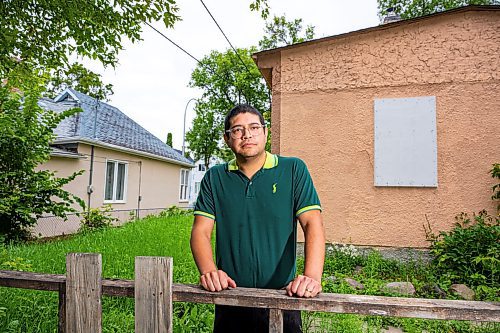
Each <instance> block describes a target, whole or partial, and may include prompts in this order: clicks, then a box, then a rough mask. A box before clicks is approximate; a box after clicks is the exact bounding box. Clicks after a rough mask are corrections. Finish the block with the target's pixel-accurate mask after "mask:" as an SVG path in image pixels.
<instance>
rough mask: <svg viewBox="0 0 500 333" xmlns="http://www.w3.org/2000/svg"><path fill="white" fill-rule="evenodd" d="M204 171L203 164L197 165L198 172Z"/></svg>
mask: <svg viewBox="0 0 500 333" xmlns="http://www.w3.org/2000/svg"><path fill="white" fill-rule="evenodd" d="M205 170H206V168H205V164H200V165H198V171H205Z"/></svg>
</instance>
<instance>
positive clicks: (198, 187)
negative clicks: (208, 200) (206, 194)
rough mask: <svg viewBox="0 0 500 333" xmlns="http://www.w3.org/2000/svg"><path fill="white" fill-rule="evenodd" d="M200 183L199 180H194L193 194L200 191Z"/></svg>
mask: <svg viewBox="0 0 500 333" xmlns="http://www.w3.org/2000/svg"><path fill="white" fill-rule="evenodd" d="M200 183H201V182H196V183H194V194H195V195H197V194H198V192H200Z"/></svg>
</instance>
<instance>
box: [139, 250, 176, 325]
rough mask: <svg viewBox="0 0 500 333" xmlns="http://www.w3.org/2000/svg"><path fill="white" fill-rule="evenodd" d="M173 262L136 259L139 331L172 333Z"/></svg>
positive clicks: (170, 260)
mask: <svg viewBox="0 0 500 333" xmlns="http://www.w3.org/2000/svg"><path fill="white" fill-rule="evenodd" d="M172 263H173V260H172V258H166V257H136V258H135V287H134V288H135V291H134V293H135V331H136V332H141V333H171V332H172V311H173V308H172Z"/></svg>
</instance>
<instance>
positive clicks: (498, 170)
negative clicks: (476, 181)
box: [490, 163, 500, 213]
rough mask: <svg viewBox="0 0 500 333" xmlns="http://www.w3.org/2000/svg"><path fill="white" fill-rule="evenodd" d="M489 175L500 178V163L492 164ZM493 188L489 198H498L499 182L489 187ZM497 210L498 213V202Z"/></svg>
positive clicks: (499, 191) (499, 198)
mask: <svg viewBox="0 0 500 333" xmlns="http://www.w3.org/2000/svg"><path fill="white" fill-rule="evenodd" d="M490 174H491V177H493V178H496V179H498V180H500V163H495V164H493V168H492V169H491V170H490ZM491 189H492V190H493V195H492V196H491V199H493V200H500V183H499V184H495V185H493V187H492V188H491ZM497 211H498V213H500V203H499V204H498V206H497Z"/></svg>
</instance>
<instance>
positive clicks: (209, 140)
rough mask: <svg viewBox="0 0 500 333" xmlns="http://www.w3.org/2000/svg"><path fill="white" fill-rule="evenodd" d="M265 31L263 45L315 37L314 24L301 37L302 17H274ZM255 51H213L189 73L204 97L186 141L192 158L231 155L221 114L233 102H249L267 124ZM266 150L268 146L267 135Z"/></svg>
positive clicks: (267, 101)
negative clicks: (254, 56) (290, 18)
mask: <svg viewBox="0 0 500 333" xmlns="http://www.w3.org/2000/svg"><path fill="white" fill-rule="evenodd" d="M255 3H256V2H254V4H255ZM255 8H256V9H255V10H263V11H265V10H266V8H267V11H268V9H269V7H268V6H267V1H259V4H258V5H257V7H255ZM262 14H263V15H264V14H265V13H262ZM265 31H266V35H265V36H264V37H263V39H262V40H261V41H260V42H259V45H260V46H261V47H262V48H267V47H277V46H278V45H282V44H286V45H288V44H292V43H298V42H302V41H304V40H309V39H312V38H313V37H314V27H312V26H308V27H307V29H306V31H305V32H304V35H303V36H301V34H302V20H301V19H296V20H292V21H287V20H286V18H285V17H284V16H281V17H274V18H273V19H272V20H271V21H269V22H268V23H266V30H265ZM256 51H257V48H256V47H250V48H246V49H237V53H235V52H234V51H233V50H228V51H226V52H224V53H221V52H218V51H212V52H211V53H210V54H209V55H208V56H206V57H204V58H203V59H202V60H201V63H200V64H198V66H197V67H196V68H195V70H194V71H193V73H192V74H191V81H190V86H191V87H197V88H200V89H202V90H203V96H202V97H201V98H200V99H199V100H198V103H197V105H196V107H195V110H196V116H195V119H194V122H193V126H192V128H191V130H190V131H189V132H188V133H187V135H186V141H187V142H188V144H189V149H190V150H191V151H192V152H193V153H194V156H195V158H196V159H200V158H203V160H204V161H205V162H206V164H207V165H208V163H207V162H208V161H209V159H210V157H212V156H219V157H220V158H222V159H223V160H228V159H231V158H232V157H233V155H232V152H231V151H230V150H229V149H228V148H227V147H226V146H225V144H224V142H223V140H222V135H223V130H224V124H223V121H224V117H225V115H226V113H227V112H228V111H229V110H231V109H232V108H233V107H234V106H235V105H236V104H240V103H247V104H251V105H252V106H254V107H255V108H256V109H257V110H259V111H260V112H262V114H263V116H264V119H265V120H266V123H267V125H268V127H269V125H270V121H271V110H270V107H271V105H270V104H271V103H270V99H271V98H270V97H271V96H270V91H269V89H268V88H267V85H266V83H265V82H264V80H263V78H262V76H261V74H260V71H259V69H258V68H257V66H256V65H255V62H254V61H253V60H252V58H251V55H252V53H254V52H256ZM214 140H215V141H214ZM266 149H270V140H269V138H268V145H267V147H266Z"/></svg>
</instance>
